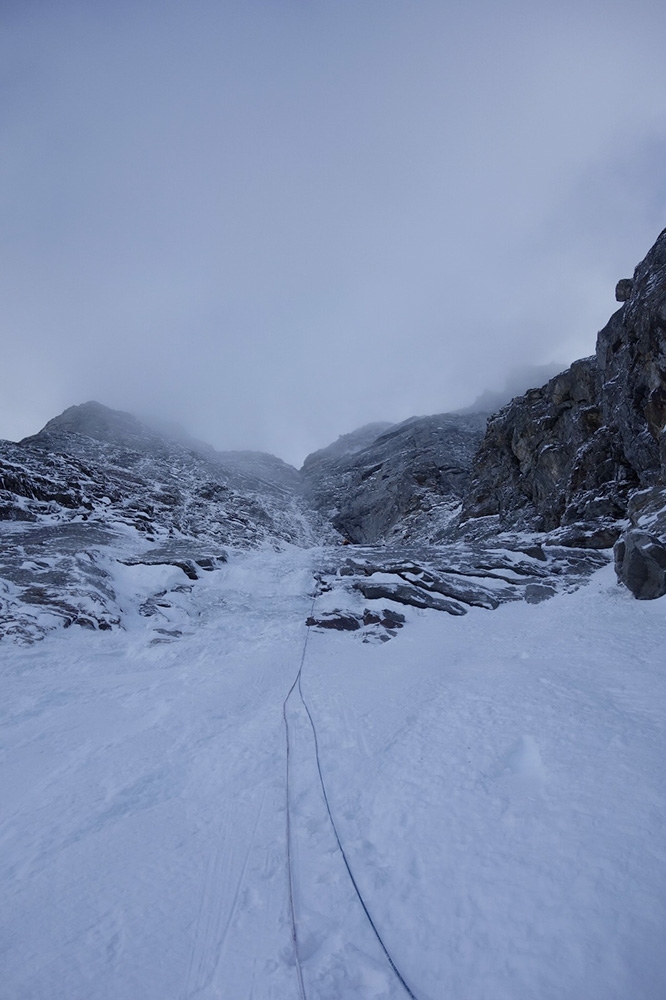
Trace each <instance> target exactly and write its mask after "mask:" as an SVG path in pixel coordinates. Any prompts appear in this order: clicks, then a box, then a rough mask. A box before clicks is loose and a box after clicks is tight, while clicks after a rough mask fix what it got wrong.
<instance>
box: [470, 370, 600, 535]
mask: <svg viewBox="0 0 666 1000" xmlns="http://www.w3.org/2000/svg"><path fill="white" fill-rule="evenodd" d="M600 423H601V412H600V407H599V373H598V369H597V364H596V361H595V359H594V358H585V359H584V360H582V361H577V362H575V363H574V364H573V365H572V366H571V368H569V369H567V371H565V372H562V373H561V374H560V375H557V376H556V377H555V378H553V379H551V380H550V382H548V383H547V384H546V385H545V386H543V388H541V389H531V390H530V391H529V392H528V393H526V394H525V395H524V396H519V397H517V398H516V399H514V400H512V401H511V403H509V405H508V406H506V407H504V409H502V410H500V411H499V413H497V414H496V415H495V416H494V417H491V419H490V420H489V421H488V429H487V431H486V436H485V438H484V440H483V443H482V445H481V447H480V449H479V451H478V452H477V454H476V456H475V459H474V465H473V469H472V478H471V483H470V486H469V489H468V492H467V496H466V499H465V506H464V510H463V517H464V518H470V517H486V516H488V515H490V514H497V515H499V517H500V523H501V524H502V526H507V527H509V526H510V527H515V526H518V525H520V526H524V527H529V528H532V529H535V530H539V531H549V530H551V529H552V528H556V527H559V525H560V524H561V523H562V517H563V515H564V512H565V510H566V508H567V503H568V500H569V494H570V484H571V480H572V477H573V476H574V475H576V474H577V475H580V470H579V469H578V468H577V459H578V457H579V453H580V450H581V448H582V447H583V445H585V444H586V443H587V442H589V441H590V439H591V437H592V435H593V434H594V432H595V431H596V430H597V429H598V428H599V426H600Z"/></svg>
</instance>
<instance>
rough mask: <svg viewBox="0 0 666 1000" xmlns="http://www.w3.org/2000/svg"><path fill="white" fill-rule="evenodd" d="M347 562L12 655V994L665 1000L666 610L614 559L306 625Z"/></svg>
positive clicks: (4, 879)
mask: <svg viewBox="0 0 666 1000" xmlns="http://www.w3.org/2000/svg"><path fill="white" fill-rule="evenodd" d="M322 558H323V556H322V553H321V552H319V551H318V550H316V549H309V550H302V549H295V548H291V547H287V548H286V550H285V551H283V552H281V553H276V552H273V551H269V550H259V551H256V552H252V553H248V554H244V555H235V556H233V557H231V558H230V561H229V562H228V563H227V564H226V565H222V566H221V567H219V568H218V569H216V570H214V571H212V572H209V573H207V574H205V575H204V577H203V578H202V579H200V580H198V581H196V582H195V583H194V585H193V586H192V588H191V589H190V590H188V591H187V592H184V593H183V594H182V606H179V605H178V602H177V601H172V603H171V604H170V606H169V607H168V608H165V609H164V621H163V623H162V627H163V632H161V633H159V632H158V633H156V632H155V617H154V616H153V617H152V618H151V619H150V620H148V619H146V618H145V617H142V616H141V615H139V614H138V612H137V613H135V614H132V613H128V615H127V617H126V619H125V623H124V625H125V627H124V629H123V630H115V631H111V632H87V631H80V632H78V633H77V634H75V630H74V629H69V630H66V631H65V630H60V631H58V632H53V633H51V634H50V635H49V636H47V638H46V639H45V640H44V641H42V642H40V643H36V644H35V645H32V646H27V647H13V646H12V647H10V646H5V645H3V647H2V651H1V652H2V660H1V669H2V689H3V698H2V725H1V729H0V732H1V734H2V735H1V743H2V772H1V773H2V778H1V787H0V801H1V802H2V817H1V825H0V866H1V869H0V870H1V875H0V878H1V885H0V900H2V903H1V909H2V925H1V935H2V937H1V941H2V944H1V946H0V947H1V949H2V976H1V984H2V985H1V987H0V993H1V994H2V996H3V997H7V998H8V1000H9V998H11V1000H19V998H20V1000H61V998H62V1000H185V998H197V1000H212V998H224V1000H245V998H252V1000H290V998H293V1000H298V997H299V996H300V995H302V994H301V986H300V984H299V968H300V972H301V977H302V993H303V994H304V995H305V996H306V997H307V998H311V1000H351V998H354V1000H370V998H382V997H386V998H399V997H405V996H408V995H409V992H411V993H412V995H413V996H414V997H416V998H418V1000H551V998H552V1000H563V998H566V1000H663V998H664V997H665V996H666V960H665V949H664V940H666V838H665V836H664V830H665V829H666V768H665V767H664V761H665V760H666V738H665V726H664V723H665V721H666V663H665V661H666V656H665V655H664V649H665V648H666V617H665V615H664V611H665V608H666V605H665V604H664V600H663V599H662V600H659V601H652V602H637V601H635V600H633V599H632V598H631V597H630V596H629V595H628V593H627V592H626V591H625V590H623V589H621V588H620V587H618V586H617V584H616V583H615V581H614V576H613V573H612V569H611V568H610V567H607V568H604V569H601V570H600V571H598V572H597V573H596V574H595V575H594V576H593V577H592V578H591V581H590V582H589V583H588V584H587V585H585V586H583V587H581V588H580V589H579V590H577V591H575V592H574V593H568V594H567V593H564V594H558V595H556V596H555V597H553V598H552V599H551V600H548V601H545V602H543V603H540V604H538V605H529V604H526V603H524V602H513V603H508V604H504V605H502V606H500V607H499V608H498V609H497V610H495V611H487V610H484V609H482V608H471V609H470V611H469V613H468V614H467V615H465V616H462V617H452V616H450V615H446V614H440V613H437V612H433V611H430V610H416V609H412V608H405V609H404V611H405V614H406V617H407V621H406V624H405V627H404V628H403V629H401V630H400V632H399V633H398V635H397V636H396V637H395V638H394V639H393V640H392V641H390V642H386V643H380V642H376V643H373V642H363V641H361V636H360V634H358V633H337V632H332V631H329V632H319V631H316V630H314V629H310V630H308V629H306V628H305V624H304V622H305V619H306V617H307V616H308V615H309V614H310V613H311V611H312V607H311V605H312V596H311V595H312V591H313V576H312V569H313V568H316V566H317V565H318V563H319V562H320V561H321V559H322ZM179 574H181V571H180V570H179V569H178V568H177V567H173V566H168V567H165V566H141V565H139V566H120V565H118V567H117V569H116V577H115V581H114V586H115V589H116V592H117V593H119V594H120V595H121V599H122V595H123V594H125V595H127V606H128V607H132V606H135V605H136V604H137V598H141V595H142V594H143V593H145V594H149V593H153V592H154V591H155V590H156V589H157V588H159V587H163V588H164V589H169V588H170V587H172V586H173V584H174V581H172V580H171V576H173V577H174V580H175V578H176V577H178V579H180V577H179ZM181 575H182V574H181ZM157 577H159V579H157ZM326 596H327V595H324V598H318V599H317V600H321V601H323V602H324V603H325V599H326ZM370 603H371V604H372V602H370ZM379 603H381V602H379ZM366 604H367V602H366ZM315 613H316V602H315ZM176 631H177V632H181V633H182V635H180V637H179V640H178V641H177V642H171V641H169V640H170V639H171V638H172V637H173V633H174V632H176ZM306 635H307V636H308V641H307V648H306V649H305V658H304V661H303V672H302V686H301V691H302V695H303V697H304V699H305V703H304V701H303V700H302V698H301V697H300V694H299V689H298V687H296V688H295V689H294V690H293V691H292V693H291V696H290V697H289V700H288V702H287V705H286V709H285V712H284V717H283V702H284V700H285V697H286V696H287V693H288V692H289V690H290V688H291V685H292V683H293V682H294V680H295V678H296V675H297V671H298V668H299V665H300V663H301V659H302V655H303V651H304V644H305V640H306ZM156 637H157V638H158V639H159V638H160V637H161V638H163V639H164V642H155V639H156ZM305 704H307V706H308V707H309V709H310V711H311V714H312V718H313V720H314V723H315V726H316V731H317V736H318V743H319V753H320V762H321V767H322V775H323V778H324V785H325V788H326V792H327V795H328V800H329V804H330V808H331V814H332V816H333V819H334V822H335V825H336V828H337V832H338V835H339V838H340V842H341V844H342V846H343V848H344V850H345V854H346V857H347V861H348V864H349V867H350V869H351V872H352V874H353V876H354V879H355V881H356V885H357V887H358V890H359V892H360V894H361V896H362V897H363V900H364V903H365V905H366V908H367V912H366V911H365V910H364V909H363V907H362V906H361V903H360V901H359V897H358V895H357V893H356V891H355V889H354V886H353V884H352V881H351V879H350V876H349V872H348V871H347V868H346V867H345V864H344V861H343V858H342V855H341V853H340V850H339V847H338V844H337V842H336V839H335V833H334V830H333V827H332V825H331V821H330V818H329V816H328V813H327V811H326V808H325V801H324V797H323V793H322V787H321V783H320V780H319V774H318V772H317V767H316V758H315V752H314V751H315V747H314V740H313V734H312V729H311V727H310V724H309V720H308V717H307V713H306V710H305ZM285 719H286V723H287V727H288V730H289V736H290V758H289V765H290V766H289V796H288V800H287V790H286V777H287V760H286V740H285ZM288 818H289V833H290V838H289V842H290V845H291V851H290V854H291V869H289V867H288V852H287V819H288ZM290 886H291V891H292V897H293V914H292V912H291V910H290ZM368 917H371V918H372V921H373V922H374V925H375V927H376V929H377V931H378V932H379V936H380V937H381V940H382V942H383V947H382V945H381V944H380V943H379V940H378V938H377V936H376V934H375V931H374V930H373V928H372V926H371V923H370V921H369V919H368ZM294 938H295V940H294ZM384 948H385V949H386V951H384ZM387 953H388V955H387ZM389 956H390V961H389ZM391 963H393V964H391Z"/></svg>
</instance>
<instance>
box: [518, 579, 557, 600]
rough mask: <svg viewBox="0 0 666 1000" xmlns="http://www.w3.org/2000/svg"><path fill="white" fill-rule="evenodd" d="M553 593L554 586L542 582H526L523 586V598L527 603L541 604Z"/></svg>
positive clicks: (552, 595)
mask: <svg viewBox="0 0 666 1000" xmlns="http://www.w3.org/2000/svg"><path fill="white" fill-rule="evenodd" d="M555 593H556V591H555V588H554V587H548V586H546V585H545V584H543V583H528V584H527V586H526V587H525V600H526V601H527V603H528V604H541V602H542V601H547V600H548V598H549V597H554V595H555Z"/></svg>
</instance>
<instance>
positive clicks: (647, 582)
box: [614, 528, 666, 601]
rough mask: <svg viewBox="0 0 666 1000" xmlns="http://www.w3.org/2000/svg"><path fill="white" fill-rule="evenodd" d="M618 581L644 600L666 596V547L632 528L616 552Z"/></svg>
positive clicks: (643, 532)
mask: <svg viewBox="0 0 666 1000" xmlns="http://www.w3.org/2000/svg"><path fill="white" fill-rule="evenodd" d="M614 555H615V572H616V573H617V576H618V579H619V580H621V582H622V583H623V584H624V585H625V586H626V587H628V588H629V590H630V591H631V592H632V594H633V595H634V597H637V598H638V599H639V600H640V601H649V600H653V599H654V598H657V597H663V596H664V594H666V545H664V543H663V542H662V541H661V539H659V538H657V537H656V536H655V535H650V534H648V532H646V531H639V530H638V529H636V528H632V529H630V530H629V531H626V532H625V533H624V535H623V536H622V538H621V539H620V541H618V542H617V544H616V546H615V550H614Z"/></svg>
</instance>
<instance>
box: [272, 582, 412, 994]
mask: <svg viewBox="0 0 666 1000" xmlns="http://www.w3.org/2000/svg"><path fill="white" fill-rule="evenodd" d="M316 599H317V591H316V590H315V593H314V595H313V597H312V605H311V607H310V616H311V617H312V615H313V613H314V605H315V601H316ZM309 637H310V629H309V628H308V629H307V631H306V634H305V641H304V643H303V652H302V654H301V662H300V664H299V667H298V673H297V674H296V677H295V678H294V682H293V684H292V685H291V687H290V688H289V692H288V694H287V697H286V698H285V700H284V702H283V705H282V715H283V718H284V725H285V732H286V738H287V864H288V868H289V909H290V914H291V930H292V942H293V947H294V955H295V960H296V970H297V974H298V983H299V988H300V992H301V997H302V1000H307V996H306V993H305V987H304V984H303V971H302V968H301V959H300V952H299V947H298V933H297V929H296V910H295V906H294V876H293V865H292V854H291V820H290V815H289V761H290V752H291V748H290V743H289V724H288V722H287V702H288V701H289V699H290V697H291V695H292V694H293V692H294V690H295V689H296V688H298V696H299V698H300V699H301V704H302V705H303V708H304V709H305V712H306V714H307V717H308V720H309V722H310V728H311V729H312V736H313V739H314V747H315V761H316V764H317V772H318V774H319V783H320V785H321V791H322V795H323V797H324V804H325V806H326V812H327V813H328V818H329V821H330V823H331V827H332V829H333V834H334V836H335V840H336V843H337V845H338V850H339V851H340V855H341V856H342V860H343V862H344V865H345V868H346V869H347V874H348V875H349V879H350V881H351V884H352V886H353V887H354V892H355V893H356V896H357V898H358V901H359V903H360V904H361V906H362V908H363V912H364V913H365V915H366V917H367V920H368V923H369V924H370V927H371V928H372V931H373V933H374V935H375V937H376V939H377V941H378V943H379V946H380V948H381V949H382V951H383V952H384V955H385V956H386V959H387V961H388V963H389V965H390V967H391V969H392V971H393V973H394V975H395V977H396V979H397V980H398V982H399V983H400V985H401V986H402V988H403V989H404V991H405V993H406V994H407V996H408V997H410V1000H417V997H416V995H415V993H414V992H413V991H412V990H411V989H410V987H409V986H408V984H407V982H406V981H405V978H404V976H403V975H402V973H401V972H400V970H399V969H398V967H397V965H396V963H395V961H394V960H393V958H392V956H391V953H390V952H389V950H388V948H387V946H386V944H385V943H384V939H383V938H382V936H381V933H380V931H379V929H378V927H377V925H376V923H375V921H374V920H373V917H372V914H371V913H370V910H369V909H368V906H367V904H366V902H365V899H364V898H363V893H362V892H361V890H360V888H359V886H358V883H357V881H356V879H355V878H354V873H353V872H352V869H351V866H350V864H349V859H348V857H347V853H346V851H345V849H344V847H343V846H342V841H341V840H340V835H339V833H338V828H337V826H336V823H335V820H334V819H333V814H332V812H331V806H330V802H329V798H328V793H327V791H326V783H325V781H324V775H323V771H322V766H321V758H320V753H319V739H318V737H317V728H316V726H315V723H314V719H313V718H312V713H311V712H310V708H309V706H308V703H307V701H306V700H305V696H304V694H303V685H302V677H303V667H304V665H305V657H306V654H307V648H308V640H309Z"/></svg>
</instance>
